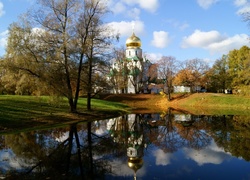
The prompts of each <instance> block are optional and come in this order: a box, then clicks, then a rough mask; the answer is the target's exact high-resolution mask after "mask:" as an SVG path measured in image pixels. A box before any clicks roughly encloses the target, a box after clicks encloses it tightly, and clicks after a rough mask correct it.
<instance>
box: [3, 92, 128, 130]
mask: <svg viewBox="0 0 250 180" xmlns="http://www.w3.org/2000/svg"><path fill="white" fill-rule="evenodd" d="M91 102H92V110H91V111H87V110H86V99H85V98H80V99H79V103H78V111H79V113H80V114H78V115H77V114H72V113H69V105H68V101H67V99H66V98H52V97H48V96H41V97H36V96H17V95H0V132H1V131H5V130H9V129H20V128H27V127H34V126H36V127H37V126H42V125H52V124H60V123H68V122H72V121H81V120H95V119H96V120H97V119H101V118H104V117H109V116H118V115H120V114H124V113H127V112H128V111H129V107H128V106H126V105H124V104H121V103H115V102H110V101H103V100H98V99H92V101H91Z"/></svg>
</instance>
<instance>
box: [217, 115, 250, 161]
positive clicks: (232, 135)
mask: <svg viewBox="0 0 250 180" xmlns="http://www.w3.org/2000/svg"><path fill="white" fill-rule="evenodd" d="M217 122H218V120H217ZM219 122H221V123H220V124H218V123H217V124H216V128H215V125H214V126H213V137H214V139H215V140H216V141H217V143H218V145H219V146H221V147H223V148H224V149H225V151H227V152H230V153H231V154H232V155H233V156H236V157H242V158H244V159H245V160H246V161H250V153H249V149H250V117H249V116H236V115H235V116H223V117H220V120H219Z"/></svg>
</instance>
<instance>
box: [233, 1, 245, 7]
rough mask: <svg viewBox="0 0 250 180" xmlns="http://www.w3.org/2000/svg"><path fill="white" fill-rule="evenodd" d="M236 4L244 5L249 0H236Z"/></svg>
mask: <svg viewBox="0 0 250 180" xmlns="http://www.w3.org/2000/svg"><path fill="white" fill-rule="evenodd" d="M234 4H235V5H236V6H243V5H245V4H247V0H235V1H234Z"/></svg>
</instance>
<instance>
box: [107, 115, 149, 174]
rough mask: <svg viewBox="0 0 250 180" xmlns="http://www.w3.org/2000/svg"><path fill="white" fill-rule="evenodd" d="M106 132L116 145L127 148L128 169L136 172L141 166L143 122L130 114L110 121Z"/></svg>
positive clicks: (138, 117)
mask: <svg viewBox="0 0 250 180" xmlns="http://www.w3.org/2000/svg"><path fill="white" fill-rule="evenodd" d="M107 128H108V130H109V131H110V133H111V136H113V140H114V142H116V143H120V144H124V145H126V148H127V157H128V167H129V168H131V169H132V170H133V171H134V178H136V172H137V171H138V170H139V169H140V168H141V167H142V166H143V151H144V147H145V146H146V144H145V141H144V131H143V122H142V119H141V117H140V116H139V115H136V114H130V115H125V116H121V117H118V118H115V119H112V120H110V121H109V122H108V125H107Z"/></svg>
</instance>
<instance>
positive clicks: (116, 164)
mask: <svg viewBox="0 0 250 180" xmlns="http://www.w3.org/2000/svg"><path fill="white" fill-rule="evenodd" d="M111 164H112V175H114V176H116V175H117V176H134V171H133V170H132V169H130V168H129V167H128V164H127V161H121V160H119V159H116V160H113V161H112V162H111ZM145 174H146V171H145V168H144V166H142V167H141V169H138V170H137V172H136V176H137V177H142V176H144V175H145Z"/></svg>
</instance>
